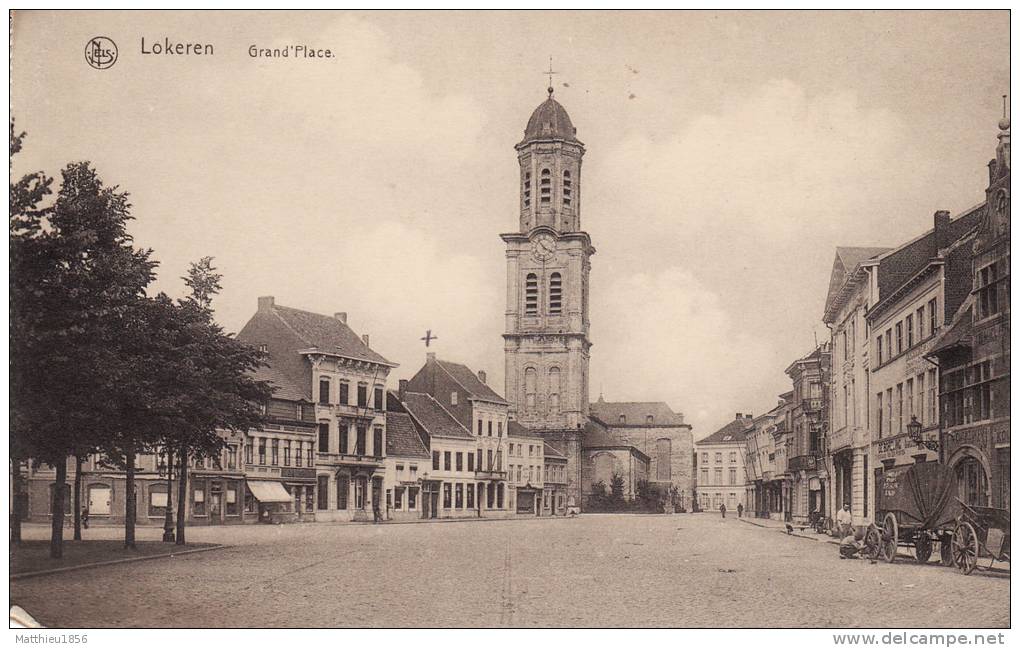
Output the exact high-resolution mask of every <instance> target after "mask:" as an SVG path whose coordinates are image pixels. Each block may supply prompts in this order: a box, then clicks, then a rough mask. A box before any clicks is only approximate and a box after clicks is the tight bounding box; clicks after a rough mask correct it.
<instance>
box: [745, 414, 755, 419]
mask: <svg viewBox="0 0 1020 648" xmlns="http://www.w3.org/2000/svg"><path fill="white" fill-rule="evenodd" d="M744 418H746V419H753V418H754V414H746V415H745V416H744Z"/></svg>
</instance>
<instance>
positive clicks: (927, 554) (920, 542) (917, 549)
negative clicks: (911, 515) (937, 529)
mask: <svg viewBox="0 0 1020 648" xmlns="http://www.w3.org/2000/svg"><path fill="white" fill-rule="evenodd" d="M914 557H915V558H917V562H919V563H921V564H924V563H926V562H928V559H929V558H931V536H930V535H928V532H927V531H919V532H917V533H915V534H914Z"/></svg>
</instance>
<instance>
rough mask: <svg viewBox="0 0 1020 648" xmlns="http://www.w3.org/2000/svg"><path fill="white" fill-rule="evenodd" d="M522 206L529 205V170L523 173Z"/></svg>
mask: <svg viewBox="0 0 1020 648" xmlns="http://www.w3.org/2000/svg"><path fill="white" fill-rule="evenodd" d="M524 206H525V207H531V171H527V172H525V174H524Z"/></svg>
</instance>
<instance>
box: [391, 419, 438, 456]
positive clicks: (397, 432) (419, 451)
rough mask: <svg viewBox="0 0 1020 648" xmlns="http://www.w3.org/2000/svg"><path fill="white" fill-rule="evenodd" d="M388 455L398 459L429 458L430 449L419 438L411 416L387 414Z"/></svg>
mask: <svg viewBox="0 0 1020 648" xmlns="http://www.w3.org/2000/svg"><path fill="white" fill-rule="evenodd" d="M386 454H387V455H389V456H397V457H420V458H422V459H428V458H429V451H428V448H426V447H425V443H424V442H423V441H422V440H421V437H420V436H418V430H416V429H415V427H414V422H413V421H412V420H411V416H410V415H409V414H404V413H403V412H386Z"/></svg>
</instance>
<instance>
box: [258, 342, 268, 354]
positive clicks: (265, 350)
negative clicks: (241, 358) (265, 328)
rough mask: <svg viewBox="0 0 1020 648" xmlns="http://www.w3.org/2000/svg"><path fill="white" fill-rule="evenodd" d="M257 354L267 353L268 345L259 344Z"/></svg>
mask: <svg viewBox="0 0 1020 648" xmlns="http://www.w3.org/2000/svg"><path fill="white" fill-rule="evenodd" d="M259 352H260V353H269V345H268V344H260V345H259Z"/></svg>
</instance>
